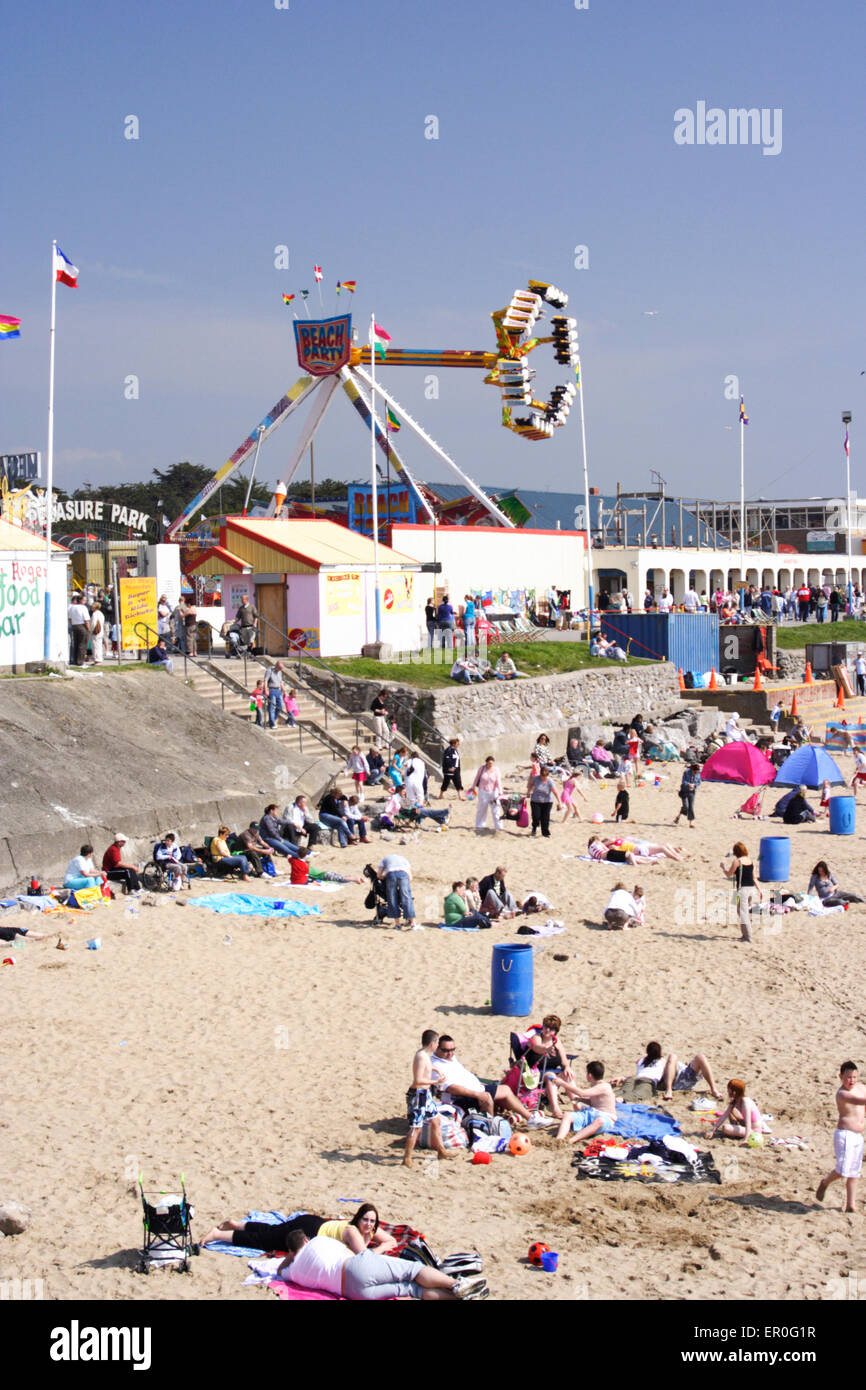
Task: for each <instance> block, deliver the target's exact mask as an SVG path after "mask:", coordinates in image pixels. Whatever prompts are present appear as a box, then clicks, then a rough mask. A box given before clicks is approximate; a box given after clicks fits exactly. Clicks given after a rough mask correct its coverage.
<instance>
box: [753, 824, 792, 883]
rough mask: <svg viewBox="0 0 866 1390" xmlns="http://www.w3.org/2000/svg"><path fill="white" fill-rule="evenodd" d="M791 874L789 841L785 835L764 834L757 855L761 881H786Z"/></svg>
mask: <svg viewBox="0 0 866 1390" xmlns="http://www.w3.org/2000/svg"><path fill="white" fill-rule="evenodd" d="M790 876H791V841H790V839H789V838H788V836H787V835H764V836H763V837H762V839H761V850H760V854H759V856H758V878H759V879H760V880H761V882H762V883H787V882H788V879H789V878H790Z"/></svg>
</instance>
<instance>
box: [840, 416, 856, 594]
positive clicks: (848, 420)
mask: <svg viewBox="0 0 866 1390" xmlns="http://www.w3.org/2000/svg"><path fill="white" fill-rule="evenodd" d="M852 418H853V417H852V415H851V412H850V410H843V412H842V423H843V425H844V426H845V520H846V522H847V523H848V524H847V531H848V538H847V542H846V548H847V551H848V557H847V560H848V613H849V614H850V613H851V612H852V611H853V607H854V605H853V598H854V594H853V586H852V584H851V421H852Z"/></svg>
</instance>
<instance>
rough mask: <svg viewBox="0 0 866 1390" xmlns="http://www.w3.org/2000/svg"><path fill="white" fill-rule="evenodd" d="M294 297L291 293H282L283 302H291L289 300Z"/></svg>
mask: <svg viewBox="0 0 866 1390" xmlns="http://www.w3.org/2000/svg"><path fill="white" fill-rule="evenodd" d="M294 297H295V296H294V295H293V294H284V295H283V303H284V304H291V302H292V300H293V299H294Z"/></svg>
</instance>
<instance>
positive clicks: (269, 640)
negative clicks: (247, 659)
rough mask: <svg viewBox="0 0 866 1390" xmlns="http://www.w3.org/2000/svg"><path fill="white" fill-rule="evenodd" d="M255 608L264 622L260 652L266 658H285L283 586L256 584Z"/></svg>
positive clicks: (284, 590)
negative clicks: (263, 653) (262, 652)
mask: <svg viewBox="0 0 866 1390" xmlns="http://www.w3.org/2000/svg"><path fill="white" fill-rule="evenodd" d="M256 606H257V608H258V610H259V613H260V615H261V617H262V618H263V620H264V622H263V624H262V629H261V634H260V640H261V644H262V650H263V651H264V652H266V653H267V654H268V656H285V655H286V653H287V649H288V644H287V641H286V589H285V585H284V584H257V585H256ZM266 624H267V625H266Z"/></svg>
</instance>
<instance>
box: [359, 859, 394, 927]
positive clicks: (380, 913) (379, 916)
mask: <svg viewBox="0 0 866 1390" xmlns="http://www.w3.org/2000/svg"><path fill="white" fill-rule="evenodd" d="M364 877H365V878H368V879H369V880H370V891H369V893H368V894H367V896H366V898H365V899H364V906H365V907H366V908H368V909H369V910H370V911H371V912H372V911H373V910H374V909H375V912H376V916H375V917H374V918H373V921H374V922H375V923H376V925H377V926H378V924H379V923H380V922H384V920H385V917H386V916H387V912H388V895H387V893H386V892H385V880H384V879H382V878H380V877H379V875H378V874H377V873H376V870H375V869H374V868H373V865H372V864H365V865H364Z"/></svg>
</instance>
